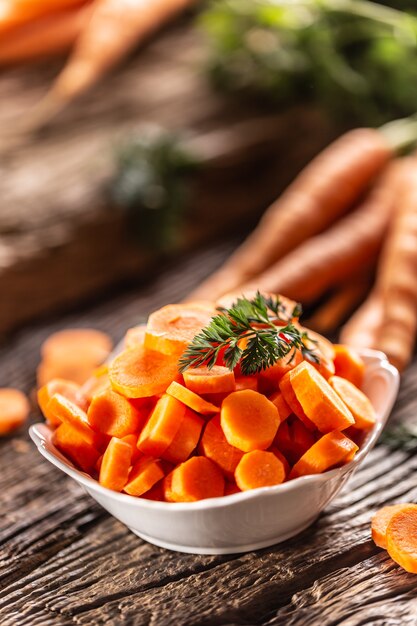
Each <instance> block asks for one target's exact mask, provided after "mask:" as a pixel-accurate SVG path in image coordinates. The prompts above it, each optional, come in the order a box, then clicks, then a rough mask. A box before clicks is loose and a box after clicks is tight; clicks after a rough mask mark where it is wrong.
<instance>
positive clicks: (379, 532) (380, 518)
mask: <svg viewBox="0 0 417 626" xmlns="http://www.w3.org/2000/svg"><path fill="white" fill-rule="evenodd" d="M408 507H411V508H413V507H414V508H415V509H417V504H405V503H400V504H391V505H389V506H384V507H382V509H379V511H377V512H376V513H375V515H374V516H373V518H372V523H371V532H372V539H373V540H374V543H375V544H376V545H377V546H378V547H379V548H384V550H386V549H387V547H388V546H387V528H388V524H389V522H390V521H391V519H392V517H393V515H394V514H395V513H398V511H402V510H403V509H404V508H408Z"/></svg>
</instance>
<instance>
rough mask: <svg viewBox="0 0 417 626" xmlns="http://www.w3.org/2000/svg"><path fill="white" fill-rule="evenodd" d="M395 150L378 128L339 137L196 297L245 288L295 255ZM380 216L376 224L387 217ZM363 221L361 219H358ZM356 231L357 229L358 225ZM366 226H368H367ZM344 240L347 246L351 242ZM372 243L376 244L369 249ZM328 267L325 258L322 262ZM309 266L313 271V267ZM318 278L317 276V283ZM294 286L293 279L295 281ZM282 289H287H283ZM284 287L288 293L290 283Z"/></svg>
mask: <svg viewBox="0 0 417 626" xmlns="http://www.w3.org/2000/svg"><path fill="white" fill-rule="evenodd" d="M391 155H392V150H391V148H390V147H389V145H388V142H387V141H386V140H385V138H384V136H383V134H382V133H380V132H378V131H377V130H373V129H367V128H361V129H356V130H353V131H350V132H348V133H346V134H345V135H343V136H342V137H340V138H339V139H337V140H336V141H335V142H334V143H333V144H331V145H330V146H329V147H328V148H327V149H326V150H324V151H323V152H322V153H321V154H320V155H319V156H318V157H316V158H315V159H313V161H312V162H311V163H310V164H309V165H308V166H307V167H306V168H305V169H304V170H303V171H302V172H301V174H299V176H298V177H297V178H296V179H295V181H294V182H293V183H292V185H290V187H289V188H288V189H287V191H286V192H285V193H284V194H283V195H282V196H281V197H280V198H279V199H278V200H277V201H276V202H275V203H274V204H273V205H272V206H271V207H270V208H269V209H268V210H267V211H266V213H265V214H264V216H263V218H262V220H261V222H260V224H259V225H258V227H257V228H256V229H255V231H254V232H253V233H252V234H251V235H250V237H249V238H248V239H247V240H246V241H245V242H244V244H243V245H242V246H241V247H240V248H238V250H237V251H236V252H235V253H234V254H233V256H232V257H231V258H230V259H229V261H228V262H227V263H226V264H225V265H224V266H223V267H222V268H221V269H220V270H219V271H218V272H217V273H215V274H214V275H213V276H212V277H211V278H209V279H208V280H206V281H205V282H204V283H203V284H202V285H201V286H200V287H199V288H198V289H196V290H195V291H194V293H193V294H192V296H191V297H193V298H205V297H209V298H211V299H216V298H218V297H219V296H220V295H223V294H225V293H226V292H228V291H231V290H233V289H236V288H240V287H241V286H242V285H244V284H246V283H247V281H248V280H250V279H252V278H254V277H257V276H258V275H260V274H261V272H263V271H264V270H266V268H268V267H270V266H271V265H272V264H273V263H275V262H276V261H278V260H279V259H282V258H283V257H284V256H285V255H288V258H290V256H291V254H288V253H291V251H292V250H294V249H295V248H296V247H297V246H299V245H300V244H301V243H302V242H303V241H306V240H307V239H309V238H310V237H312V235H316V234H317V233H321V232H322V231H324V230H325V228H327V227H328V226H330V225H331V224H332V223H333V222H334V221H335V220H336V219H337V218H339V217H340V216H341V215H343V214H344V213H346V211H347V210H348V209H349V208H350V207H351V206H352V205H353V204H354V203H355V202H356V200H357V199H358V198H359V197H360V196H361V194H362V193H363V191H364V190H365V189H366V188H367V187H368V185H369V184H370V182H371V181H372V180H373V178H374V177H375V176H376V175H377V174H378V173H379V172H380V171H381V170H382V169H383V167H384V166H385V165H386V163H387V162H388V160H389V159H390V157H391ZM375 213H376V211H375ZM358 221H359V220H358ZM374 221H375V224H374V228H375V229H376V228H377V223H379V222H380V221H381V220H374ZM357 226H360V223H357V224H356V225H355V227H357ZM350 231H351V232H352V233H353V232H354V231H353V225H352V228H351V229H350ZM360 231H361V232H363V227H361V228H360ZM329 243H330V241H329ZM340 243H341V242H340V241H339V244H340ZM342 243H343V247H344V248H346V243H345V242H344V241H343V242H342ZM369 248H370V245H368V251H369ZM358 249H359V246H356V247H355V253H357V252H358ZM320 256H321V255H320ZM298 258H300V257H298ZM303 258H304V259H306V258H307V265H308V267H310V265H314V264H315V263H316V260H315V258H314V257H312V256H303ZM322 267H323V264H322V263H321V264H320V268H322ZM289 269H290V271H291V275H294V270H295V268H294V267H293V266H292V264H290V265H289ZM339 269H340V268H338V271H339ZM305 271H308V270H307V268H306V270H305ZM304 275H305V274H304ZM327 275H328V274H327ZM318 278H319V277H317V276H314V283H315V284H316V282H317V280H318ZM320 280H321V278H320ZM264 282H265V285H262V289H263V288H265V289H266V290H268V291H273V292H275V291H276V290H275V284H276V281H275V280H271V281H270V284H272V285H273V287H272V288H271V289H268V288H267V286H266V284H267V282H268V281H264ZM292 286H293V285H292V281H291V282H290V287H292ZM248 288H249V287H248ZM279 291H281V289H278V290H277V292H279ZM282 291H283V293H286V290H285V289H284V290H282ZM298 295H300V294H299V292H298V293H297V296H298Z"/></svg>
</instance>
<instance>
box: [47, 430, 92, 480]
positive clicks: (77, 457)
mask: <svg viewBox="0 0 417 626" xmlns="http://www.w3.org/2000/svg"><path fill="white" fill-rule="evenodd" d="M52 441H53V443H54V445H55V446H56V447H57V448H58V450H60V451H61V452H62V453H63V454H65V456H67V457H68V458H69V459H70V460H71V461H72V462H73V463H74V465H76V466H78V467H80V468H81V469H82V470H83V471H84V472H88V473H89V474H92V473H93V471H94V469H95V467H96V463H97V461H98V459H99V457H100V452H99V451H98V450H97V449H96V448H95V447H94V446H92V445H91V444H89V443H88V442H87V441H86V440H85V439H84V438H83V437H80V432H79V430H77V429H75V428H74V427H73V426H72V425H71V424H69V423H67V424H65V423H64V424H61V425H60V426H58V428H57V429H56V430H55V431H54V434H53V436H52Z"/></svg>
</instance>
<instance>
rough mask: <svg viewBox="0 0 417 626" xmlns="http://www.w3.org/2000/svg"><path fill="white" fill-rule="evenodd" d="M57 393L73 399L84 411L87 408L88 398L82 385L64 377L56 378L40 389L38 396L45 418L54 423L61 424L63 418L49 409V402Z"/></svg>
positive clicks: (55, 424)
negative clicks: (60, 418)
mask: <svg viewBox="0 0 417 626" xmlns="http://www.w3.org/2000/svg"><path fill="white" fill-rule="evenodd" d="M56 393H59V394H61V396H64V398H67V399H68V400H71V402H74V404H76V405H77V406H79V407H80V409H82V410H83V411H86V410H87V405H88V403H87V399H86V397H85V396H84V394H83V392H82V390H81V387H80V385H77V384H76V383H73V382H72V381H70V380H64V379H62V378H54V379H53V380H51V381H50V382H49V383H47V384H46V385H44V386H43V387H41V388H40V389H38V393H37V398H38V404H39V408H40V410H41V411H42V413H43V415H44V417H45V419H47V420H48V422H50V423H51V424H52V425H54V426H58V425H59V424H61V420H59V419H57V418H56V416H55V415H54V414H53V413H51V412H50V411H49V410H48V404H49V401H50V399H51V398H52V396H53V395H54V394H56Z"/></svg>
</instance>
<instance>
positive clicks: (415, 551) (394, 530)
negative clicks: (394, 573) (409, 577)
mask: <svg viewBox="0 0 417 626" xmlns="http://www.w3.org/2000/svg"><path fill="white" fill-rule="evenodd" d="M387 550H388V554H389V555H390V557H391V558H392V559H393V560H394V561H395V562H396V563H398V565H400V566H401V567H402V568H403V569H405V571H406V572H410V574H417V506H416V505H414V506H410V505H408V506H404V508H403V509H402V510H401V511H397V512H396V513H394V515H393V516H392V517H391V519H390V521H389V522H388V527H387Z"/></svg>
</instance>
